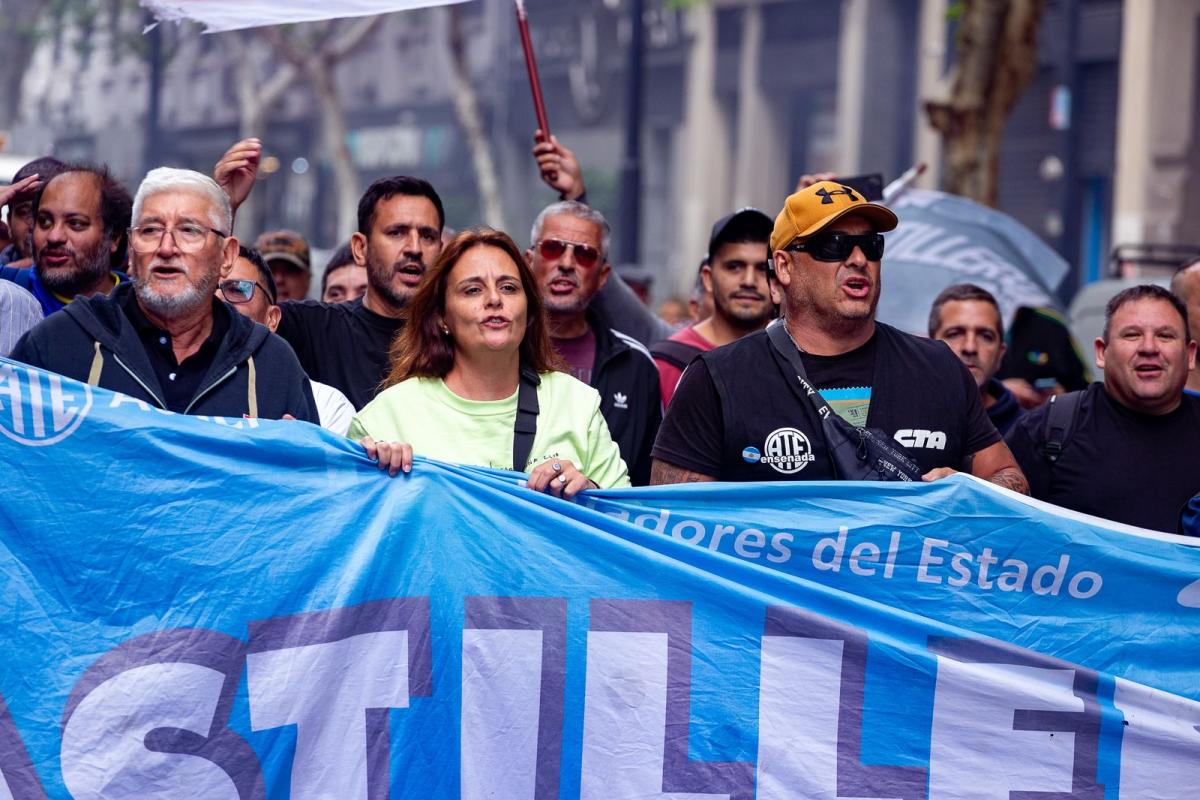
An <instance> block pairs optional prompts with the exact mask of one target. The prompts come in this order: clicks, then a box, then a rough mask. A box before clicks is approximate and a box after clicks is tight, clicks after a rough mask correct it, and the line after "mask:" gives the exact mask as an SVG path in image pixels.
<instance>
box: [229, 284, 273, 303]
mask: <svg viewBox="0 0 1200 800" xmlns="http://www.w3.org/2000/svg"><path fill="white" fill-rule="evenodd" d="M217 288H218V289H220V290H221V297H224V298H225V302H226V303H233V304H234V305H241V304H242V303H249V302H250V301H251V300H253V299H254V290H255V289H256V288H258V289H262V290H263V294H264V295H266V298H267V302H269V303H271V304H272V305H274V304H275V298H274V297H271V293H270V292H268V291H267V287H265V286H263V285H262V284H261V283H256V282H255V281H248V280H245V279H243V278H230V279H228V280H224V281H221V282H220V283H218V284H217Z"/></svg>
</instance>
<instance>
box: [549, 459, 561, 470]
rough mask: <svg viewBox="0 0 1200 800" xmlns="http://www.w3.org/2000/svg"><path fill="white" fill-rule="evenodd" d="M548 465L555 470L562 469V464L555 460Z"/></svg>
mask: <svg viewBox="0 0 1200 800" xmlns="http://www.w3.org/2000/svg"><path fill="white" fill-rule="evenodd" d="M550 466H551V467H553V468H554V471H555V472H561V471H562V464H560V463H558V462H557V461H555V462H554V463H553V464H551V465H550Z"/></svg>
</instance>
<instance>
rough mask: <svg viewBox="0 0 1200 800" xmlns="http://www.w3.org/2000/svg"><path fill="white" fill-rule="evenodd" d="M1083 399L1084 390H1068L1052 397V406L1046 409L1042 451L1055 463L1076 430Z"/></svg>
mask: <svg viewBox="0 0 1200 800" xmlns="http://www.w3.org/2000/svg"><path fill="white" fill-rule="evenodd" d="M1082 400H1083V392H1067V393H1066V394H1057V395H1054V396H1053V397H1051V398H1050V407H1049V408H1048V409H1047V410H1046V424H1045V428H1044V430H1043V437H1044V438H1043V440H1044V442H1045V443H1044V444H1043V446H1042V452H1043V453H1044V454H1045V455H1046V459H1047V460H1048V461H1049V462H1050V463H1051V464H1053V463H1054V462H1056V461H1058V458H1059V456H1061V455H1062V451H1063V449H1064V448H1065V447H1066V446H1067V442H1068V441H1070V439H1071V434H1072V433H1074V432H1075V417H1076V415H1077V414H1078V412H1079V404H1080V402H1081V401H1082Z"/></svg>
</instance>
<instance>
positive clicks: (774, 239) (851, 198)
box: [771, 181, 898, 250]
mask: <svg viewBox="0 0 1200 800" xmlns="http://www.w3.org/2000/svg"><path fill="white" fill-rule="evenodd" d="M839 195H840V199H839ZM847 214H854V215H856V216H859V217H862V218H863V219H865V220H866V221H867V222H869V223H870V224H871V228H872V229H873V230H874V231H875V232H876V233H883V232H884V231H890V230H892V229H894V228H895V227H896V223H897V222H898V220H897V219H896V215H895V214H893V213H892V212H891V210H890V209H888V208H887V207H886V206H882V205H880V204H879V203H870V202H867V200H866V199H865V198H864V197H863V194H862V192H860V191H858V190H857V189H852V188H850V187H849V186H846V185H844V184H841V183H838V182H837V181H817V182H816V183H814V184H812V185H811V186H805V187H804V188H803V189H798V190H796V191H795V192H793V193H792V194H791V195H789V196H788V199H787V200H785V201H784V203H783V210H782V211H780V212H779V215H778V216H777V217H775V225H774V227H773V228H772V229H771V250H781V249H783V248H785V247H787V246H788V245H789V244H791V243H792V242H794V241H795V240H796V239H801V238H806V237H809V236H813V235H815V234H817V233H819V232H820V231H822V230H824V229H825V228H826V227H827V226H829V225H831V224H833V222H835V221H836V220H839V219H841V218H842V217H844V216H846V215H847Z"/></svg>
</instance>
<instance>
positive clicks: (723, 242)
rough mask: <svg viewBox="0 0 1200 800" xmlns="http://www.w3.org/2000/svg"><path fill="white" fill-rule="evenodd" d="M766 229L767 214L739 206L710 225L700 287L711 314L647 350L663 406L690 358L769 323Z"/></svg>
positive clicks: (669, 400)
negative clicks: (655, 367)
mask: <svg viewBox="0 0 1200 800" xmlns="http://www.w3.org/2000/svg"><path fill="white" fill-rule="evenodd" d="M771 227H772V223H771V218H770V217H768V216H767V215H766V214H764V213H762V212H761V211H759V210H758V209H756V208H743V209H741V210H740V211H736V212H734V213H732V214H729V215H727V216H724V217H721V219H719V220H717V222H716V224H715V225H713V229H712V236H711V237H709V240H708V257H707V258H705V259H704V264H703V265H701V267H700V280H701V281H702V283H703V286H704V291H705V292H706V293H708V294H710V295H711V296H712V303H713V310H712V314H711V315H710V316H708V317H707V318H704V319H701V320H700V322H697V323H696V324H695V325H693V326H690V327H687V328H684V329H682V330H680V331H677V332H676V333H674V334H672V335H671V337H670V338H669V339H666V340H664V341H661V342H659V343H658V344H656V345H654V346H653V347H651V348H650V353H651V354H652V355H653V356H654V363H655V364H657V365H658V386H659V391H660V392H661V393H662V399H663V405H664V406H666V405H667V404H669V403H670V402H671V395H673V394H674V393H675V386H676V385H677V384H678V383H679V376H680V375H682V374H683V370H684V368H685V367H687V365H688V364H689V363H690V362H691V360H692V359H693V358H695V357H696V356H697V355H699V354H700V353H707V352H708V351H709V350H712V349H713V348H715V347H721V346H722V345H727V344H729V343H731V342H735V341H737V340H738V339H740V338H742V337H743V336H745V335H746V334H748V333H753V332H754V331H757V330H760V329H762V328H763V326H765V325H766V324H767V323H768V322H769V321H770V319H771V311H772V308H773V306H772V303H771V293H770V291H769V290H768V288H767V243H768V241H769V240H770V238H771Z"/></svg>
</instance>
